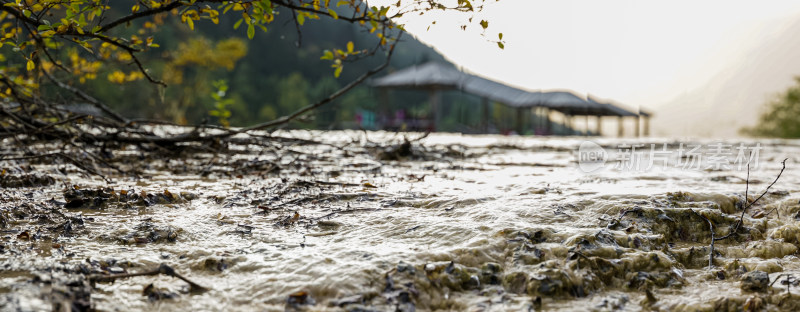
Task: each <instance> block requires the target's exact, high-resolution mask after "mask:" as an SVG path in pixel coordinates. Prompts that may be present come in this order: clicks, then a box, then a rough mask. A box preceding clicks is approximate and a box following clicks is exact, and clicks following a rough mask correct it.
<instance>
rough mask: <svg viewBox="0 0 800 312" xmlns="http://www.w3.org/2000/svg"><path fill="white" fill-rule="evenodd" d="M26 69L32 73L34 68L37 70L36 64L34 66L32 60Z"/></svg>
mask: <svg viewBox="0 0 800 312" xmlns="http://www.w3.org/2000/svg"><path fill="white" fill-rule="evenodd" d="M26 67H27V68H28V71H32V70H33V69H34V68H36V64H34V63H33V61H32V60H28V65H27V66H26Z"/></svg>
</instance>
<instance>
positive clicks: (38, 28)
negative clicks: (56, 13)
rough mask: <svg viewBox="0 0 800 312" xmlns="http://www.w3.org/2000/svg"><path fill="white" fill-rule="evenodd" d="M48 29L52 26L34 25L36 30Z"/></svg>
mask: <svg viewBox="0 0 800 312" xmlns="http://www.w3.org/2000/svg"><path fill="white" fill-rule="evenodd" d="M50 29H53V27H50V25H39V27H36V30H38V31H45V30H50Z"/></svg>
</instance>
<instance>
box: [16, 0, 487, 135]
mask: <svg viewBox="0 0 800 312" xmlns="http://www.w3.org/2000/svg"><path fill="white" fill-rule="evenodd" d="M484 1H486V0H457V1H446V0H400V1H398V2H396V3H392V4H391V5H390V6H370V5H369V4H368V3H367V2H366V1H362V0H338V1H330V0H299V1H287V0H249V1H245V0H231V1H221V0H183V1H179V0H148V1H141V0H139V1H133V0H127V1H125V0H121V1H114V2H109V1H102V0H64V1H35V0H0V4H2V6H0V28H1V29H0V30H1V31H2V32H0V33H1V34H2V36H0V56H1V57H2V60H3V63H0V99H3V101H4V102H6V103H9V102H15V103H19V104H21V106H20V107H19V110H20V111H24V112H23V113H29V112H30V110H25V109H24V108H25V107H27V106H35V105H39V107H42V106H41V105H42V104H51V103H57V102H62V103H63V102H78V103H85V104H91V105H94V106H96V107H97V108H98V109H100V110H102V111H104V112H105V114H107V115H108V116H111V117H112V119H115V120H116V121H118V122H126V121H128V118H126V117H124V116H123V115H121V114H119V113H118V112H116V111H115V110H112V109H111V108H109V106H108V105H105V103H104V102H106V101H107V102H112V103H129V104H126V105H129V106H128V107H125V108H124V109H123V111H125V112H134V113H136V112H137V111H138V110H141V109H143V108H144V107H151V108H158V109H160V110H161V111H162V112H164V113H163V114H161V115H160V117H166V118H169V119H172V120H174V121H178V122H180V123H186V122H189V120H197V119H198V118H202V117H205V116H208V113H207V112H208V111H209V110H211V109H212V108H213V107H214V104H215V103H214V101H213V100H212V99H210V98H209V97H208V96H207V95H208V94H209V93H211V92H212V91H213V90H212V88H211V87H210V86H209V83H210V81H212V80H217V79H225V80H227V81H231V82H233V83H232V84H231V85H230V91H231V92H232V93H234V95H233V96H231V97H230V98H231V99H234V101H235V100H236V99H244V100H246V101H249V100H252V99H253V98H257V99H258V98H261V97H262V96H263V93H264V91H265V90H266V91H273V92H271V93H272V94H271V95H268V96H266V97H267V98H268V99H267V100H266V101H260V102H261V103H265V102H266V103H277V104H278V105H279V106H278V108H280V109H278V112H277V113H283V114H285V113H287V112H286V110H287V109H288V108H295V109H296V108H298V105H299V103H301V102H303V101H305V104H306V105H307V104H309V103H310V102H309V100H311V99H310V98H308V94H305V95H302V94H300V92H293V91H292V90H286V89H281V88H278V86H276V85H275V84H274V83H273V84H272V85H270V86H269V88H265V89H260V88H259V86H256V87H252V86H250V87H249V88H251V89H250V90H246V89H247V88H248V86H246V85H245V84H242V83H241V82H243V81H242V79H241V76H239V75H237V73H235V72H234V73H231V74H229V75H228V74H224V73H218V74H215V75H213V77H212V76H203V75H201V74H200V73H199V72H193V71H196V69H198V68H207V69H225V70H231V69H233V68H234V66H235V64H236V63H237V61H238V60H240V59H242V58H243V57H244V56H245V54H246V53H247V52H246V51H247V48H246V46H245V45H244V44H243V43H242V42H241V41H240V40H236V39H230V35H229V34H227V33H224V32H219V31H218V30H219V29H220V27H217V26H216V25H217V24H220V23H225V24H228V25H229V27H230V26H232V28H233V29H234V30H236V31H237V32H238V33H240V34H243V35H245V36H246V37H248V38H249V39H253V38H255V37H256V33H257V32H259V33H261V32H264V33H266V32H267V28H268V27H272V26H273V22H275V21H277V20H283V21H284V22H288V23H290V24H291V25H293V26H294V27H295V28H296V30H297V40H296V42H295V43H296V45H297V46H300V45H301V44H302V42H303V36H306V37H325V36H330V37H335V38H339V39H337V43H335V45H332V46H325V47H320V46H313V45H312V46H311V47H310V49H307V50H302V51H300V52H299V53H298V52H297V51H295V52H290V53H295V54H301V56H302V55H305V54H309V53H311V54H313V55H314V56H313V57H314V58H317V59H321V60H324V61H326V62H327V63H328V65H329V70H331V72H332V74H333V76H334V77H339V76H341V75H342V74H343V73H345V72H346V71H344V68H345V64H347V66H348V67H349V66H351V65H352V64H355V63H356V61H360V60H365V59H370V57H371V56H372V55H380V54H381V53H380V52H387V54H388V51H389V50H393V49H394V45H395V44H396V43H397V41H398V38H399V36H400V35H401V34H402V32H403V26H402V25H400V24H397V23H396V22H395V21H396V20H398V19H399V18H400V17H402V16H403V15H405V14H409V13H413V14H420V15H423V14H425V13H426V12H431V11H437V12H438V11H455V12H462V13H465V14H466V17H465V19H464V21H465V22H464V24H463V25H459V27H462V28H466V27H468V26H469V27H472V26H470V25H475V26H476V27H481V28H482V29H483V30H484V31H485V30H486V29H487V27H488V22H487V21H485V20H480V21H478V19H475V20H474V21H473V19H472V18H473V17H474V16H475V13H476V12H478V11H480V10H481V8H482V4H483V3H484ZM321 18H326V19H329V20H333V21H338V22H341V23H344V24H348V25H355V26H356V27H358V28H360V31H361V33H365V34H369V36H371V37H372V39H373V40H374V42H375V44H371V42H365V41H361V40H353V38H352V33H350V34H347V36H344V37H348V36H349V37H351V38H349V39H344V40H341V38H342V36H341V35H339V36H336V35H334V36H331V33H334V34H335V32H333V30H332V29H324V28H316V29H314V31H311V32H308V31H304V29H307V28H308V27H307V26H306V25H307V24H314V23H310V21H313V20H318V19H321ZM201 21H208V22H211V23H206V25H202V23H200V22H201ZM432 23H435V21H433V22H432ZM177 24H183V25H185V27H183V28H180V27H176V26H177ZM211 24H213V25H211ZM196 29H201V31H202V32H203V33H208V34H209V36H208V38H211V39H206V38H204V37H197V36H188V35H186V32H188V31H189V30H191V31H193V30H196ZM156 37H158V38H161V39H159V40H156ZM490 38H496V39H491V40H492V41H495V42H497V43H498V45H499V46H500V47H501V48H502V44H503V43H502V34H498V35H497V36H496V37H490ZM270 39H271V40H278V39H276V38H270ZM280 40H283V36H281V38H280ZM162 44H163V45H164V46H165V48H167V49H165V50H159V48H160V45H162ZM367 44H369V45H367ZM365 47H366V48H365ZM168 51H176V52H168ZM284 55H285V54H284ZM281 56H282V55H268V56H267V57H264V55H262V54H258V55H256V56H254V57H256V58H259V59H260V60H259V62H258V63H257V67H256V69H255V72H256V73H264V72H269V71H270V70H272V69H278V68H283V69H286V68H295V70H296V71H299V72H300V73H302V74H305V73H306V72H307V71H308V67H307V66H304V64H301V63H292V62H282V61H281V60H282V58H281ZM250 59H252V58H250ZM383 67H385V65H383V66H382V67H381V68H383ZM371 74H374V72H372V71H369V70H368V71H367V73H366V74H365V75H362V76H357V73H352V74H349V75H347V76H348V77H347V78H348V79H350V80H353V79H356V78H358V79H357V81H355V83H354V84H348V85H345V88H344V90H342V91H348V90H351V89H353V88H354V86H355V85H357V84H358V83H360V82H361V81H363V80H364V79H366V77H367V76H369V75H371ZM98 77H100V78H104V83H99V82H96V80H97V78H98ZM247 77H252V76H247ZM289 78H291V79H294V80H295V81H296V82H298V84H297V85H288V84H284V85H282V86H281V87H288V88H301V89H302V88H305V90H306V91H308V90H311V88H310V86H314V85H316V82H315V81H305V83H303V82H301V81H300V79H298V77H297V76H293V75H290V76H289ZM300 78H303V77H302V76H300ZM140 81H147V82H149V83H151V84H153V85H156V86H158V88H157V89H156V90H154V91H150V92H146V91H143V90H142V89H141V88H142V86H143V85H142V84H140V83H139V82H140ZM245 82H247V83H248V84H251V85H252V84H259V85H261V84H263V83H262V82H261V81H252V80H245ZM168 84H174V85H183V88H182V89H183V90H182V92H178V93H179V94H180V95H178V94H175V93H173V92H175V91H165V89H164V88H165V87H166V86H167V85H168ZM113 86H116V87H113ZM126 86H130V87H126ZM240 86H241V87H242V89H243V90H242V92H241V93H237V92H238V91H237V90H236V89H238V88H239V87H240ZM276 89H277V90H276ZM64 91H66V92H64ZM87 91H91V92H87ZM89 93H93V94H101V95H103V96H102V97H100V99H101V100H105V101H101V100H98V99H97V97H94V96H91V95H90V94H89ZM345 93H346V92H337V93H335V95H336V96H340V95H342V94H345ZM283 100H287V101H289V102H287V103H284V102H283ZM314 100H317V99H314ZM330 101H331V99H327V100H324V101H322V102H323V103H321V104H324V103H327V102H330ZM321 104H320V105H321ZM46 106H47V105H45V107H46ZM115 106H119V105H115ZM230 106H231V107H234V106H236V104H235V103H234V104H231V105H230ZM188 107H200V109H192V110H188V109H187V108H188ZM242 107H248V109H250V110H251V111H252V108H257V107H250V104H247V105H241V104H240V106H239V108H242ZM315 107H316V106H315ZM15 112H17V111H15ZM261 112H262V113H263V114H262V116H272V115H274V114H272V113H270V112H269V109H261ZM191 114H194V116H190V115H191ZM28 117H33V118H36V117H35V116H28ZM294 117H296V116H294ZM245 119H248V118H245ZM248 121H250V122H252V119H250V120H248Z"/></svg>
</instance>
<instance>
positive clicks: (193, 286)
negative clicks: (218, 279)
mask: <svg viewBox="0 0 800 312" xmlns="http://www.w3.org/2000/svg"><path fill="white" fill-rule="evenodd" d="M159 274H164V275H168V276H172V277H177V278H179V279H181V280H183V281H184V282H186V283H187V284H189V287H190V290H191V291H201V292H203V291H207V290H209V288H207V287H203V286H200V285H199V284H197V283H195V282H192V281H191V280H189V279H188V278H186V277H183V275H180V274H178V273H177V272H175V269H173V268H172V267H170V266H168V265H166V264H164V263H162V264H161V265H159V266H158V268H157V269H154V270H149V271H144V272H139V273H122V274H110V275H99V274H95V275H92V276H90V277H89V281H91V282H92V283H95V282H101V283H102V282H113V281H115V280H118V279H121V278H129V277H136V276H153V275H159Z"/></svg>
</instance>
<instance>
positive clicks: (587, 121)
mask: <svg viewBox="0 0 800 312" xmlns="http://www.w3.org/2000/svg"><path fill="white" fill-rule="evenodd" d="M584 117H586V120H585V125H584V126H585V127H584V128H586V132H584V133H583V135H585V136H589V114H586V116H584Z"/></svg>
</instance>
